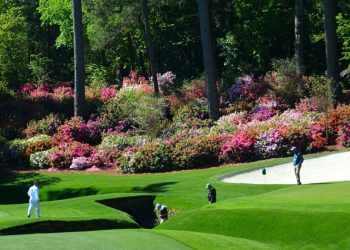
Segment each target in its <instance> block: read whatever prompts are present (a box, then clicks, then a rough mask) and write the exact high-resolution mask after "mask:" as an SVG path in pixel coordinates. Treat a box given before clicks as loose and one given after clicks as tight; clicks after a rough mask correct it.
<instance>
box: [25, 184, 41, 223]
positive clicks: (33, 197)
mask: <svg viewBox="0 0 350 250" xmlns="http://www.w3.org/2000/svg"><path fill="white" fill-rule="evenodd" d="M28 196H29V207H28V214H27V217H28V218H29V217H30V216H31V215H32V211H33V209H34V208H35V210H36V217H37V218H38V217H40V207H39V205H40V197H39V187H38V183H37V182H34V184H33V186H31V187H30V188H29V190H28Z"/></svg>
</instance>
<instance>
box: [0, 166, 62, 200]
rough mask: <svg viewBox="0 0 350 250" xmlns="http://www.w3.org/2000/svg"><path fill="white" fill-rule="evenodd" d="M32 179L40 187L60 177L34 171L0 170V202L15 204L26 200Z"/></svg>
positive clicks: (57, 180)
mask: <svg viewBox="0 0 350 250" xmlns="http://www.w3.org/2000/svg"><path fill="white" fill-rule="evenodd" d="M34 181H38V182H39V185H40V186H41V187H43V186H48V185H51V184H54V183H57V182H60V181H61V179H60V178H57V177H47V176H43V175H42V174H40V173H34V172H11V171H1V172H0V193H1V194H2V195H1V196H0V204H17V203H26V202H28V196H27V192H28V189H29V187H30V186H31V185H33V182H34Z"/></svg>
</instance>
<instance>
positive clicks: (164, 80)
mask: <svg viewBox="0 0 350 250" xmlns="http://www.w3.org/2000/svg"><path fill="white" fill-rule="evenodd" d="M175 79H176V75H175V74H174V73H173V72H171V71H168V72H165V73H164V74H159V73H158V74H157V81H158V85H159V88H160V90H161V91H162V92H163V93H165V94H169V93H170V90H171V89H172V88H173V87H174V86H173V85H174V80H175ZM150 80H151V81H152V78H151V79H150Z"/></svg>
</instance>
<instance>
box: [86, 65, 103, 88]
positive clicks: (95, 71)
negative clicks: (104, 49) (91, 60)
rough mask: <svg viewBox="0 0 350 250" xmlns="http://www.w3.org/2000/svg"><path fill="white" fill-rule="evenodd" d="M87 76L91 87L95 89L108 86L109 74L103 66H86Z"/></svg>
mask: <svg viewBox="0 0 350 250" xmlns="http://www.w3.org/2000/svg"><path fill="white" fill-rule="evenodd" d="M86 75H87V78H88V83H89V86H90V87H92V88H93V89H101V88H103V87H106V86H107V78H108V73H107V69H106V68H105V67H103V66H101V65H97V64H88V65H86Z"/></svg>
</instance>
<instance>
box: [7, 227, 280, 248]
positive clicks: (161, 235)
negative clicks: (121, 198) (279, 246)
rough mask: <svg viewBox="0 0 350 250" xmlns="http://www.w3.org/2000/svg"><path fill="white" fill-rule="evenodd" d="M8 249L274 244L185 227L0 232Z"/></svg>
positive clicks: (221, 246) (222, 246)
mask: <svg viewBox="0 0 350 250" xmlns="http://www.w3.org/2000/svg"><path fill="white" fill-rule="evenodd" d="M1 244H2V246H7V249H11V250H17V249H18V250H19V249H21V250H22V249H38V250H40V249H49V246H52V245H53V246H55V247H54V249H57V250H60V249H62V250H63V249H64V250H66V249H75V250H79V249H84V250H85V249H104V250H107V249H152V250H156V249H174V250H179V249H181V250H182V249H184V250H187V249H208V250H210V249H242V250H245V249H246V250H248V249H274V248H273V246H270V245H267V244H263V243H260V242H255V241H251V240H245V239H240V238H234V237H227V236H222V235H215V234H206V233H196V232H188V231H168V230H108V231H92V232H84V233H82V232H79V233H54V234H36V235H21V236H2V237H1Z"/></svg>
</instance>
